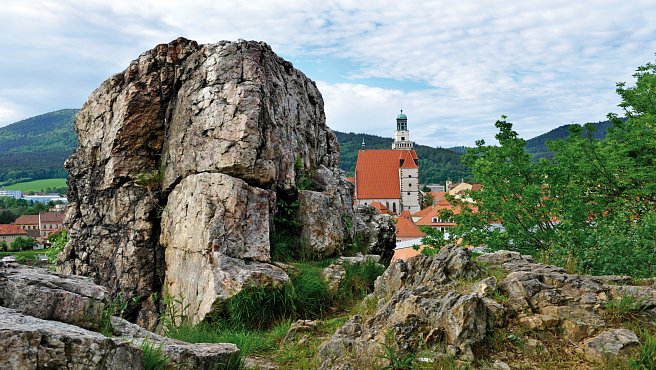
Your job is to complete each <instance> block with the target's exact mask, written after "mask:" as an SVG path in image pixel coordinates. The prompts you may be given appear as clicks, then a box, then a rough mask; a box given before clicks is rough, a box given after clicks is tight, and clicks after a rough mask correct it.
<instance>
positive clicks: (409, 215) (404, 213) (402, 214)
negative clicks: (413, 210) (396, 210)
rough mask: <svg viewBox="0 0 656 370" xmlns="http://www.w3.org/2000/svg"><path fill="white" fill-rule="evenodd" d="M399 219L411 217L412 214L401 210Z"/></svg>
mask: <svg viewBox="0 0 656 370" xmlns="http://www.w3.org/2000/svg"><path fill="white" fill-rule="evenodd" d="M399 217H412V214H410V211H408V210H407V209H405V210H403V212H401V214H400V215H399Z"/></svg>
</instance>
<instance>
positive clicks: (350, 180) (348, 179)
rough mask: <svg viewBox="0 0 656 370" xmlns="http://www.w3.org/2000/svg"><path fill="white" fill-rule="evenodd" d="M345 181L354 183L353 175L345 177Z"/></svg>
mask: <svg viewBox="0 0 656 370" xmlns="http://www.w3.org/2000/svg"><path fill="white" fill-rule="evenodd" d="M346 181H348V182H350V183H351V184H355V177H347V178H346Z"/></svg>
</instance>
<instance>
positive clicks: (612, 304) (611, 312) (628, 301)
mask: <svg viewBox="0 0 656 370" xmlns="http://www.w3.org/2000/svg"><path fill="white" fill-rule="evenodd" d="M645 309H646V307H645V305H644V304H643V302H642V301H641V300H640V299H638V298H636V297H633V296H630V295H625V296H623V297H622V298H621V299H613V300H610V301H608V302H607V303H606V305H605V306H604V317H605V318H606V319H607V320H609V321H612V322H623V321H628V320H631V319H634V318H636V316H637V315H638V314H639V313H640V312H642V311H644V310H645Z"/></svg>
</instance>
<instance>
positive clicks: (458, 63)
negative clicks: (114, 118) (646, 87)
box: [0, 0, 656, 146]
mask: <svg viewBox="0 0 656 370" xmlns="http://www.w3.org/2000/svg"><path fill="white" fill-rule="evenodd" d="M655 13H656V10H655V9H654V7H653V4H652V2H651V1H642V0H634V1H630V2H628V1H621V0H595V1H592V0H587V1H576V2H572V1H564V0H554V1H549V2H538V1H525V2H508V1H496V0H494V1H493V0H487V1H483V0H481V1H477V2H472V1H468V2H460V3H454V2H447V1H413V2H399V1H387V0H384V1H373V0H369V1H354V0H353V1H352V0H339V1H328V2H326V1H319V0H310V1H289V0H268V1H267V0H251V1H248V2H238V1H220V2H214V1H193V2H184V3H183V2H179V1H173V0H164V1H161V0H160V1H155V0H148V1H139V2H135V1H127V0H114V1H71V0H60V1H46V0H34V1H30V2H20V1H9V2H8V4H4V5H3V12H2V13H0V31H2V35H3V37H2V38H0V48H2V50H3V54H4V56H5V58H2V59H1V60H0V78H1V79H2V81H3V84H2V85H0V112H2V111H7V112H9V111H11V112H14V113H12V114H13V116H12V115H8V114H5V115H0V126H1V125H3V124H7V123H10V122H11V120H13V119H15V118H11V117H16V116H20V117H23V118H24V117H27V116H29V115H36V114H39V113H44V112H47V111H49V110H54V109H59V108H64V107H76V106H77V107H79V106H81V104H82V103H83V102H84V100H85V99H86V97H87V96H88V95H89V94H90V93H91V91H92V90H93V89H94V88H96V87H97V86H98V85H99V84H100V83H101V82H102V81H103V80H104V79H106V78H107V77H108V76H109V75H111V74H112V73H116V72H118V71H121V70H122V69H124V68H125V67H126V66H127V65H128V63H129V62H130V60H132V59H134V58H136V57H137V56H138V55H139V54H140V53H141V52H143V51H144V50H147V49H150V48H152V47H153V46H154V45H155V44H157V43H162V42H168V41H170V40H172V39H174V38H176V37H178V36H184V37H188V38H192V39H195V40H197V41H199V42H202V43H207V42H216V41H219V40H223V39H228V40H234V39H237V38H244V39H256V40H264V41H266V42H267V43H269V44H270V45H271V46H272V47H273V49H274V50H275V51H276V52H278V53H279V54H281V55H282V56H284V57H285V58H287V59H289V60H291V61H292V62H293V63H294V64H295V65H298V66H304V68H307V70H308V71H311V72H312V73H311V74H310V76H311V77H313V78H315V79H317V80H319V81H321V82H320V84H319V86H320V88H321V91H322V92H323V95H324V100H325V103H326V115H327V117H328V119H329V124H330V125H331V126H332V127H334V128H335V129H341V128H340V127H344V129H345V130H349V131H352V130H354V128H357V129H358V130H359V131H362V132H370V133H377V134H381V135H386V136H390V135H391V130H393V128H394V117H395V115H396V113H397V109H398V107H400V106H401V104H403V106H404V108H405V110H406V112H407V113H408V115H409V118H410V123H409V124H410V126H411V129H412V131H411V135H413V138H414V139H415V140H416V141H418V142H420V143H425V144H429V145H442V146H451V145H471V144H472V143H473V141H474V140H476V139H478V138H486V139H487V140H488V141H489V139H490V138H492V137H493V135H494V127H493V123H494V121H495V120H496V119H497V118H498V117H499V116H500V115H501V114H507V115H509V116H510V119H511V120H512V121H513V122H515V123H516V128H517V130H518V131H519V132H520V134H522V135H524V136H526V137H532V136H534V135H537V134H540V133H542V132H545V131H547V130H549V129H552V128H554V127H557V126H559V125H561V124H565V123H570V122H572V121H574V122H578V123H583V122H586V121H596V120H602V119H604V117H605V114H606V113H608V112H609V111H613V110H614V111H617V109H616V108H614V107H615V106H616V104H617V103H618V99H617V97H616V96H615V94H614V92H613V91H614V87H615V86H614V83H615V82H617V81H631V80H632V78H631V74H632V72H633V70H634V69H635V68H636V67H637V66H639V65H642V64H644V63H646V62H647V61H649V60H653V53H654V52H655V51H656V22H653V21H652V20H653V18H654V15H656V14H655ZM327 66H328V67H327ZM390 81H393V82H394V83H389V82H390Z"/></svg>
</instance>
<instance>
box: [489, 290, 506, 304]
mask: <svg viewBox="0 0 656 370" xmlns="http://www.w3.org/2000/svg"><path fill="white" fill-rule="evenodd" d="M492 299H494V300H495V301H496V302H497V303H501V304H503V303H504V302H505V301H507V300H508V296H507V295H505V294H503V293H501V291H499V289H495V290H494V292H493V293H492Z"/></svg>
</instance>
